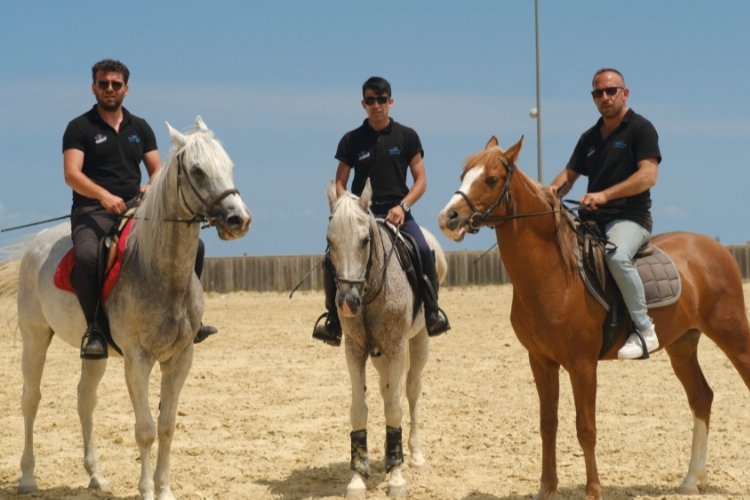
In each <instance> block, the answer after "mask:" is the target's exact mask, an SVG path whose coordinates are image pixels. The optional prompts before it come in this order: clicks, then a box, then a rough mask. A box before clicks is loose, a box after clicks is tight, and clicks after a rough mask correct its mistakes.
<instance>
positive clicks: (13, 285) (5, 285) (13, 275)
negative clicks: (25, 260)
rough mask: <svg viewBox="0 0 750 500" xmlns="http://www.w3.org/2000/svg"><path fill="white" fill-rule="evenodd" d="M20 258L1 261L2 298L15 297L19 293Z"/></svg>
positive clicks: (0, 296) (0, 282)
mask: <svg viewBox="0 0 750 500" xmlns="http://www.w3.org/2000/svg"><path fill="white" fill-rule="evenodd" d="M20 265H21V262H20V261H18V260H4V261H0V298H3V299H4V298H11V297H15V296H16V294H17V293H18V271H19V268H20Z"/></svg>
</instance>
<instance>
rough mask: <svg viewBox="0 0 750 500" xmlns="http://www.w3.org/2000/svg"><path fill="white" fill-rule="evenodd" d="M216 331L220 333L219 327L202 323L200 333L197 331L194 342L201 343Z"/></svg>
mask: <svg viewBox="0 0 750 500" xmlns="http://www.w3.org/2000/svg"><path fill="white" fill-rule="evenodd" d="M214 333H219V329H218V328H216V327H215V326H211V325H204V324H203V323H201V326H200V328H198V333H196V334H195V337H194V338H193V344H200V343H201V342H203V341H204V340H206V339H207V338H208V337H210V336H211V335H213V334H214Z"/></svg>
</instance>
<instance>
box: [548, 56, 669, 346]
mask: <svg viewBox="0 0 750 500" xmlns="http://www.w3.org/2000/svg"><path fill="white" fill-rule="evenodd" d="M592 86H593V90H592V91H591V96H592V98H593V100H594V104H595V105H596V107H597V109H598V111H599V114H600V115H601V117H600V118H599V120H598V121H597V123H596V124H595V125H594V126H593V127H591V128H590V129H588V130H587V131H586V132H584V133H583V135H581V137H580V139H579V140H578V144H576V147H575V150H574V151H573V155H572V156H571V158H570V161H569V162H568V164H567V166H566V167H565V168H564V169H563V171H562V172H561V173H560V174H559V175H558V176H557V177H556V178H555V180H554V181H552V184H551V186H550V189H551V190H552V191H553V192H556V193H558V195H560V196H563V195H564V194H565V193H567V192H568V191H569V190H570V188H571V187H572V186H573V183H574V182H575V181H576V179H578V177H579V176H581V175H585V176H587V177H588V187H587V189H586V191H587V192H586V194H584V195H583V196H582V197H581V199H580V201H579V204H580V207H581V210H580V212H579V213H580V215H581V218H582V219H583V220H592V221H595V222H596V223H597V224H598V226H599V227H600V228H601V229H602V231H603V232H604V234H605V235H606V236H607V239H608V241H609V242H611V243H612V244H613V246H614V250H613V251H610V252H607V255H606V261H607V267H608V268H609V270H610V272H611V273H612V277H613V278H614V280H615V282H616V283H617V286H618V288H619V289H620V292H621V293H622V296H623V299H624V301H625V306H626V307H627V309H628V312H629V314H630V318H631V320H632V321H633V325H634V327H635V331H634V332H633V333H631V334H630V336H629V337H628V339H627V341H626V342H625V345H624V346H623V347H622V348H621V349H620V350H619V351H618V353H617V355H618V357H619V358H620V359H637V358H641V357H642V356H643V355H644V353H645V352H652V351H654V350H656V349H657V348H658V347H659V340H658V339H657V337H656V332H655V330H654V323H653V321H652V320H651V318H650V317H649V315H648V310H647V307H646V298H645V293H644V289H643V283H642V282H641V279H640V277H639V275H638V271H637V270H636V269H635V266H634V265H633V257H634V256H635V254H636V252H637V251H638V249H639V248H641V247H642V246H643V245H644V244H645V243H646V242H648V240H649V237H650V234H651V230H652V227H653V221H652V218H651V192H650V189H651V187H652V186H654V184H656V177H657V170H658V165H659V162H660V161H661V153H660V152H659V136H658V134H657V133H656V129H655V128H654V126H653V125H652V124H651V122H649V121H648V120H647V119H646V118H644V117H643V116H641V115H639V114H637V113H635V112H634V111H633V110H632V109H629V108H628V105H627V101H628V97H629V95H630V90H629V89H628V88H627V87H626V86H625V79H624V77H623V76H622V73H620V72H619V71H617V70H616V69H612V68H604V69H600V70H599V71H597V72H596V73H595V74H594V79H593V82H592Z"/></svg>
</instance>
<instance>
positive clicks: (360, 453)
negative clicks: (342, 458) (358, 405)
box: [349, 429, 370, 477]
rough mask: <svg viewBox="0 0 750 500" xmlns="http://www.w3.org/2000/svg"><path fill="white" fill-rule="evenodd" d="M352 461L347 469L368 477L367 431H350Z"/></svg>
mask: <svg viewBox="0 0 750 500" xmlns="http://www.w3.org/2000/svg"><path fill="white" fill-rule="evenodd" d="M350 436H351V439H352V461H351V464H350V465H349V468H350V469H351V470H353V471H354V472H358V473H360V474H362V475H363V476H364V477H370V460H369V458H368V456H367V429H362V430H360V431H352V433H351V434H350Z"/></svg>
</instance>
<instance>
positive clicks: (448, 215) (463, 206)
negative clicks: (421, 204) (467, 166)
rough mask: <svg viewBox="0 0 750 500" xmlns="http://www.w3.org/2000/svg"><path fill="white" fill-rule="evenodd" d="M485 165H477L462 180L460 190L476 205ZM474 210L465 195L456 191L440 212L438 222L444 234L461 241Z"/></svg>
mask: <svg viewBox="0 0 750 500" xmlns="http://www.w3.org/2000/svg"><path fill="white" fill-rule="evenodd" d="M484 170H485V168H484V165H477V166H475V167H474V168H472V169H471V170H469V171H467V172H466V174H465V175H464V177H463V180H462V182H461V187H460V188H459V191H461V192H462V193H464V194H465V195H466V196H467V197H468V198H469V199H470V200H472V203H474V206H475V207H476V206H477V202H476V201H474V200H476V199H477V195H476V193H475V191H478V190H479V188H477V187H476V186H477V185H481V183H482V179H483V177H484ZM471 213H472V210H471V208H469V205H468V204H467V203H466V200H465V199H464V198H463V196H461V195H459V194H458V193H455V194H454V195H453V196H452V197H451V199H450V200H449V201H448V203H447V204H446V205H445V207H443V209H442V210H441V211H440V213H439V214H438V224H439V226H440V230H441V231H442V232H443V234H444V235H445V236H446V237H448V238H450V239H452V240H453V241H461V240H463V239H464V236H466V221H467V219H468V218H469V217H470V216H471Z"/></svg>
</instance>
